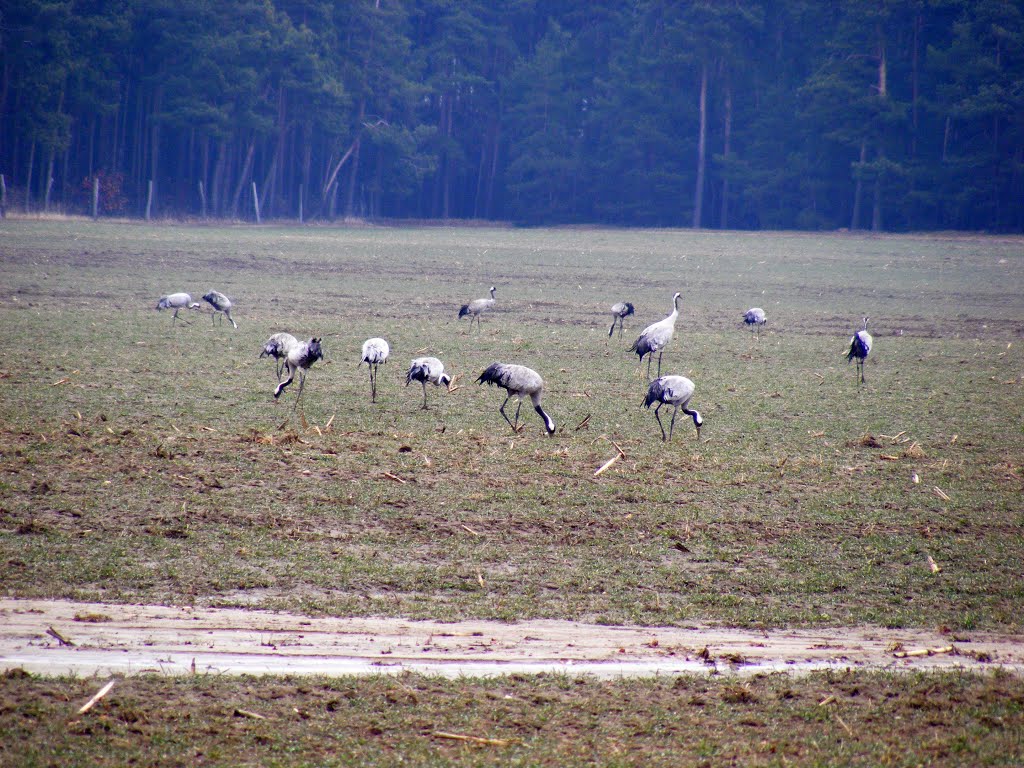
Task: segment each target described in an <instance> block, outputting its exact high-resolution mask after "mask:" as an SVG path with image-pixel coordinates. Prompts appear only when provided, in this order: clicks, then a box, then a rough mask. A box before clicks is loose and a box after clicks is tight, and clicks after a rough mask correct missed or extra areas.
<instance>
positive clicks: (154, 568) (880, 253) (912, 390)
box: [0, 220, 1024, 631]
mask: <svg viewBox="0 0 1024 768" xmlns="http://www.w3.org/2000/svg"><path fill="white" fill-rule="evenodd" d="M0 238H2V249H3V250H2V258H0V285H3V286H5V289H4V290H3V293H2V295H0V327H2V329H3V333H2V335H0V366H2V370H0V422H2V427H0V503H2V509H0V558H2V561H3V562H5V563H6V566H5V568H4V569H3V575H2V577H0V580H2V581H0V583H2V586H3V588H4V589H5V591H6V592H7V594H8V595H14V596H18V595H21V596H33V597H47V596H50V597H69V598H76V599H99V600H107V601H138V602H165V601H169V602H174V603H188V602H197V603H202V604H210V605H258V606H262V607H270V608H287V609H292V610H296V611H303V612H313V613H326V614H338V615H370V614H388V615H405V616H410V617H432V618H439V619H458V618H463V617H479V618H501V619H510V620H514V619H517V618H527V617H554V618H570V619H585V620H589V621H597V622H608V623H624V622H629V623H642V624H680V623H685V622H688V621H694V620H705V621H711V622H720V623H724V624H732V625H755V626H756V625H766V626H781V625H843V624H880V625H886V626H927V627H935V626H943V625H946V626H949V627H950V628H953V629H958V628H965V629H971V628H989V629H999V630H1007V631H1018V630H1020V628H1021V619H1020V616H1021V608H1022V606H1024V599H1022V598H1024V580H1022V579H1021V563H1022V562H1024V535H1022V534H1024V505H1022V504H1021V498H1022V497H1021V490H1022V470H1021V466H1022V462H1024V459H1022V458H1021V456H1022V455H1024V454H1022V450H1021V449H1022V447H1024V440H1022V437H1024V431H1022V424H1024V418H1022V417H1024V397H1022V383H1024V378H1022V374H1024V365H1022V360H1024V357H1022V346H1024V345H1022V344H1021V336H1022V334H1024V299H1022V292H1024V240H1022V239H1019V238H996V237H938V236H936V237H911V236H907V237H868V236H855V235H828V236H826V235H794V234H763V233H759V234H735V233H730V234H716V233H688V232H677V231H607V230H594V231H590V230H582V231H580V230H528V231H520V230H510V229H470V230H457V229H455V230H452V229H440V228H438V229H409V230H392V229H387V230H382V229H369V228H367V229H273V228H264V229H256V228H249V227H245V228H223V227H218V228H214V227H209V228H206V227H191V228H185V227H175V226H142V225H132V224H129V225H118V224H94V223H91V222H34V221H33V222H26V221H11V220H8V221H5V222H3V223H2V224H0ZM491 284H495V285H496V286H497V287H498V299H499V304H498V307H497V308H496V310H495V311H494V313H493V314H491V315H490V316H487V317H485V319H484V323H483V332H482V333H479V334H478V333H476V332H475V331H474V332H473V333H472V334H470V333H468V330H467V329H468V325H467V324H466V322H465V321H462V323H461V324H460V323H459V322H457V320H456V313H457V310H458V307H459V305H460V304H461V303H463V302H464V301H467V300H469V299H471V298H475V297H478V296H483V295H485V293H486V290H487V288H488V287H489V286H490V285H491ZM209 288H217V289H219V290H221V291H223V292H225V293H227V294H228V295H229V296H232V297H233V298H234V300H235V303H236V311H235V315H236V318H237V320H238V322H239V328H238V330H237V331H234V330H232V329H231V327H230V325H217V326H214V325H213V324H212V323H211V320H210V316H209V314H208V313H205V312H204V314H203V315H201V316H200V315H199V314H198V313H194V312H193V313H186V314H185V315H184V317H187V318H188V320H189V321H190V324H182V323H180V322H179V323H178V324H177V325H174V324H172V321H171V316H170V314H169V313H167V312H156V311H154V310H153V307H154V305H155V303H156V298H157V297H159V296H160V295H161V294H163V293H168V292H173V291H180V290H185V291H189V292H191V293H192V294H193V296H194V297H196V298H198V297H199V296H200V295H202V294H203V293H204V292H206V291H207V290H208V289H209ZM675 290H679V291H681V292H682V294H683V305H682V314H681V317H680V320H679V323H678V326H677V336H676V338H675V340H674V341H673V342H672V344H671V346H670V347H669V348H668V350H667V352H666V354H665V360H664V370H663V372H666V373H667V372H672V373H682V374H685V375H687V376H689V377H690V378H692V379H693V380H694V381H695V382H696V385H697V392H696V395H695V397H694V400H693V405H694V406H695V407H697V408H699V409H700V410H701V411H702V413H703V415H704V418H705V425H704V430H703V437H704V439H703V440H701V441H700V442H698V441H697V439H696V435H695V432H694V430H693V426H692V424H691V423H690V422H689V420H686V419H685V417H684V418H683V419H681V420H680V422H679V423H678V424H677V429H678V432H677V433H676V435H675V438H674V440H673V441H672V442H671V443H668V444H665V443H662V441H661V440H660V432H659V430H658V426H657V424H656V423H655V421H654V417H653V415H652V414H651V413H650V412H648V411H645V410H642V409H641V408H640V403H641V400H642V398H643V395H644V393H645V390H646V377H645V376H644V374H643V373H641V372H639V371H638V369H637V359H636V357H635V355H633V354H632V353H630V352H629V351H628V349H627V347H628V344H629V343H630V341H631V340H632V339H633V338H635V336H636V334H637V333H638V332H639V330H640V329H641V328H642V327H643V326H644V325H647V324H648V323H650V322H653V321H655V320H659V319H661V318H662V317H664V316H665V315H666V314H668V312H669V310H670V308H671V295H672V293H673V292H674V291H675ZM620 299H628V300H631V301H632V302H633V303H634V304H636V306H637V316H636V317H635V318H630V320H629V321H628V327H627V335H626V336H625V337H623V339H622V340H619V339H618V338H617V337H616V338H613V339H611V340H609V339H608V338H607V331H608V325H609V324H610V317H608V316H607V315H606V307H609V306H610V305H611V304H612V303H614V302H615V301H618V300H620ZM752 305H761V306H764V307H765V309H766V310H767V312H768V315H769V324H768V326H767V327H766V329H765V331H764V332H762V334H761V338H760V341H755V340H754V339H753V337H752V335H751V334H750V333H749V332H747V331H746V330H745V329H744V328H743V327H742V324H741V323H740V321H739V318H740V314H741V313H742V311H743V310H745V309H746V308H747V307H749V306H752ZM862 315H869V316H870V317H871V318H872V323H871V326H870V329H871V331H872V333H873V334H874V336H875V349H874V350H873V352H872V355H871V358H870V359H869V362H868V365H867V384H866V385H865V386H858V384H857V382H856V380H855V374H854V369H853V366H852V365H848V364H847V363H846V360H845V357H843V356H841V353H842V352H843V350H844V348H845V347H846V345H847V344H848V339H849V336H850V333H851V331H852V330H853V329H854V328H855V327H856V326H857V325H858V323H859V319H860V317H861V316H862ZM279 330H289V331H291V332H293V333H295V334H296V335H297V336H300V337H306V338H308V337H309V336H311V335H317V336H323V337H324V347H325V350H326V353H327V360H326V362H321V363H318V364H317V365H316V366H314V367H313V369H312V370H311V372H310V374H309V377H308V380H307V386H306V390H305V396H304V413H305V417H306V419H307V423H308V425H309V427H308V428H303V426H302V424H301V420H300V418H299V415H298V414H296V415H295V417H293V418H292V419H291V420H290V422H289V423H288V425H287V426H285V428H283V429H281V428H280V426H281V424H282V423H283V422H284V421H285V420H286V418H287V416H288V413H289V410H290V409H291V407H292V403H293V398H294V397H295V392H296V390H297V387H293V388H292V389H290V390H288V391H287V392H286V394H285V395H284V396H282V398H281V402H279V403H275V402H274V399H273V397H272V392H273V388H274V385H275V383H276V381H275V377H274V371H273V365H272V363H271V362H270V361H268V360H266V359H264V360H260V359H258V353H259V350H260V346H261V343H262V341H263V340H264V339H265V338H266V337H267V336H269V335H270V334H271V333H273V332H275V331H279ZM897 334H899V335H897ZM374 335H381V336H384V337H386V338H387V339H388V340H389V341H390V342H391V346H392V349H393V352H392V362H391V363H389V364H388V365H387V366H386V367H385V368H384V369H382V373H381V384H380V390H381V392H380V396H379V398H378V403H377V404H375V405H373V404H371V403H370V398H369V382H368V376H367V370H366V367H365V366H362V367H357V363H358V359H359V349H360V345H361V343H362V341H363V340H364V339H365V338H367V337H369V336H374ZM427 353H429V354H435V355H437V356H438V357H440V358H441V359H443V360H444V361H445V363H446V364H447V366H448V368H449V370H450V371H451V372H452V373H453V374H454V375H456V376H458V377H459V379H458V380H457V385H458V389H456V391H454V392H453V393H452V394H450V395H446V394H445V393H444V391H443V390H440V389H434V388H431V389H430V391H429V393H428V397H429V400H430V403H431V404H432V407H431V409H430V410H428V411H422V410H420V409H419V406H420V403H421V393H420V390H419V387H418V386H416V385H414V386H412V387H409V388H408V389H406V388H405V387H404V372H405V369H406V367H407V365H408V361H409V359H411V358H412V357H414V356H416V355H419V354H427ZM493 360H501V361H506V362H517V363H522V364H525V365H529V366H531V367H533V368H535V369H537V370H538V371H539V372H541V374H542V375H543V376H544V378H545V380H546V391H545V400H544V402H545V406H546V408H547V409H548V411H549V412H550V413H551V415H552V416H553V417H554V419H555V420H556V422H557V423H558V425H559V429H558V432H557V433H556V435H555V436H553V437H551V438H548V437H546V436H545V434H544V431H543V425H542V424H541V421H540V419H539V418H537V416H536V415H535V414H534V413H533V412H532V410H531V409H529V407H528V406H529V403H527V408H524V409H523V413H524V419H525V423H526V429H525V430H523V431H522V432H521V433H519V434H513V433H512V431H511V430H510V429H509V428H508V426H507V425H506V424H505V422H504V421H503V420H502V418H501V415H500V414H499V413H498V406H499V405H500V404H501V402H502V399H503V396H504V392H501V391H498V390H495V389H493V388H490V387H478V386H476V385H475V384H474V383H473V382H474V379H475V377H476V376H477V375H478V374H479V372H480V371H481V370H483V368H484V367H485V366H486V365H487V364H488V363H490V362H491V361H493ZM588 417H589V421H586V423H585V424H584V422H585V420H587V419H588ZM328 424H330V427H329V428H328ZM581 424H583V426H582V427H580V425H581ZM615 445H618V446H619V447H621V448H622V450H623V451H624V453H625V458H622V459H621V460H619V461H617V462H616V463H615V464H614V465H613V466H612V467H611V468H609V469H608V470H607V471H606V472H604V473H603V474H601V475H600V476H598V477H595V475H594V472H595V470H596V469H597V468H598V467H600V466H601V465H602V464H604V463H605V462H606V461H607V460H608V459H610V458H612V457H613V456H616V455H618V452H617V449H616V447H615ZM915 474H916V476H917V477H918V479H919V481H920V482H919V483H916V484H915V483H914V482H913V481H912V477H913V476H914V475H915ZM929 557H931V558H932V559H933V561H934V562H935V563H936V564H937V565H938V567H940V568H941V571H940V572H938V573H934V572H933V570H932V569H931V567H930V565H929V562H928V558H929Z"/></svg>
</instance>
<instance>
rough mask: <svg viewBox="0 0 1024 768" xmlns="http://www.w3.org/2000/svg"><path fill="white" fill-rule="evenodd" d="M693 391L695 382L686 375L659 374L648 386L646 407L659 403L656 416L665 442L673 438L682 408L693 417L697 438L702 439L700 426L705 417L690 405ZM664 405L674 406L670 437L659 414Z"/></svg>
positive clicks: (656, 407)
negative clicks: (677, 418) (677, 416)
mask: <svg viewBox="0 0 1024 768" xmlns="http://www.w3.org/2000/svg"><path fill="white" fill-rule="evenodd" d="M693 391H694V386H693V382H692V381H690V380H689V379H688V378H686V377H685V376H659V377H658V378H656V379H655V380H654V381H652V382H651V385H650V386H649V387H648V388H647V397H646V398H644V407H645V408H650V407H651V406H652V405H654V404H655V403H657V405H656V406H655V408H654V418H655V419H657V420H658V426H659V427H661V439H662V441H663V442H664V441H665V440H671V439H672V430H673V429H675V426H676V415H678V413H679V411H680V410H682V412H683V413H685V414H686V415H687V416H689V417H690V418H692V419H693V425H694V426H695V427H697V439H698V440H699V439H700V427H701V425H702V424H703V423H704V417H703V416H701V415H700V411H698V410H697V409H695V408H694V409H691V408H689V407H688V406H689V405H690V398H692V397H693ZM663 405H671V406H672V423H671V424H669V427H668V437H666V436H665V425H664V424H662V423H661V416H659V415H658V411H659V410H661V406H663Z"/></svg>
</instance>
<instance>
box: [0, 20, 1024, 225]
mask: <svg viewBox="0 0 1024 768" xmlns="http://www.w3.org/2000/svg"><path fill="white" fill-rule="evenodd" d="M0 65H2V82H0V173H2V174H3V181H4V182H5V185H6V202H7V208H8V209H13V210H26V211H42V210H49V211H61V212H68V213H88V212H89V211H90V209H91V205H92V190H93V189H94V185H95V187H96V188H97V189H98V190H99V198H98V200H99V213H100V215H118V216H144V215H151V216H160V217H218V218H228V219H253V218H255V216H256V211H257V210H259V211H260V212H261V214H262V218H263V219H301V220H305V221H310V220H320V221H331V220H335V219H339V218H343V217H363V218H372V219H396V220H422V219H487V220H504V221H512V222H515V223H519V224H524V225H543V224H568V223H579V224H585V223H592V224H609V225H624V226H673V227H676V226H687V227H688V226H692V227H704V228H723V229H724V228H730V229H769V228H770V229H810V230H815V229H836V228H844V227H849V228H853V229H872V230H876V231H907V230H934V229H962V230H991V231H1007V232H1020V231H1022V230H1024V0H975V1H974V2H968V1H966V0H917V1H914V0H904V1H903V2H896V1H895V0H833V1H832V2H827V1H826V2H817V1H816V0H778V1H777V2H771V1H769V0H765V1H764V2H754V1H752V2H743V1H740V0H736V1H730V0H705V1H704V2H670V1H669V0H633V2H613V1H612V0H592V1H591V2H578V1H575V2H573V1H566V0H497V1H495V2H484V1H483V0H459V1H458V2H453V0H333V1H330V2H328V1H327V0H230V1H229V0H224V1H222V0H63V1H58V0H7V1H6V2H5V3H4V4H3V6H2V8H0ZM257 203H258V208H257Z"/></svg>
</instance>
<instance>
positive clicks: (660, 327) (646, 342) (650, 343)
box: [630, 293, 682, 378]
mask: <svg viewBox="0 0 1024 768" xmlns="http://www.w3.org/2000/svg"><path fill="white" fill-rule="evenodd" d="M680 296H682V294H681V293H676V294H675V295H674V296H673V297H672V314H670V315H669V316H668V317H666V318H665V319H664V320H659V321H658V322H656V323H653V324H652V325H648V326H647V327H646V328H644V329H643V331H642V332H641V333H640V337H639V338H638V339H637V340H636V341H634V342H633V346H631V347H630V350H632V351H633V352H636V353H637V355H639V356H640V364H641V365H643V362H644V355H647V378H650V377H651V358H652V357H654V353H655V352H657V353H658V375H659V376H660V375H661V356H662V355H663V354H664V352H665V347H666V346H668V343H669V342H670V341H672V335H673V334H674V333H675V332H676V320H677V319H678V317H679V297H680Z"/></svg>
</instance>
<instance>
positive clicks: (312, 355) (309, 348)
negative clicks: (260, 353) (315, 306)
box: [274, 338, 324, 412]
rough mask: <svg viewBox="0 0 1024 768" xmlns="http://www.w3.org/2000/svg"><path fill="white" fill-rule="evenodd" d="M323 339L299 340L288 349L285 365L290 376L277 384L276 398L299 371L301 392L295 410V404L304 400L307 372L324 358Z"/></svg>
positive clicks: (293, 408)
mask: <svg viewBox="0 0 1024 768" xmlns="http://www.w3.org/2000/svg"><path fill="white" fill-rule="evenodd" d="M321 341H322V339H317V338H312V339H310V340H309V341H300V342H297V343H295V344H294V345H293V346H292V347H291V348H290V349H289V350H288V354H287V355H286V356H285V359H284V367H285V369H287V371H288V378H287V379H286V380H284V381H282V382H280V383H279V384H278V385H277V389H275V390H274V399H275V400H277V398H279V397H280V396H281V393H282V392H284V390H285V387H287V386H288V385H289V384H291V383H292V381H293V380H294V379H295V372H296V371H298V372H299V394H298V396H297V397H296V398H295V405H293V406H292V411H293V412H294V411H295V406H297V405H298V404H299V401H300V400H302V390H303V388H304V387H305V386H306V372H307V371H308V370H309V368H310V366H311V365H313V363H315V362H316V361H317V360H321V359H323V356H324V351H323V348H322V347H321V346H320V342H321Z"/></svg>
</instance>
